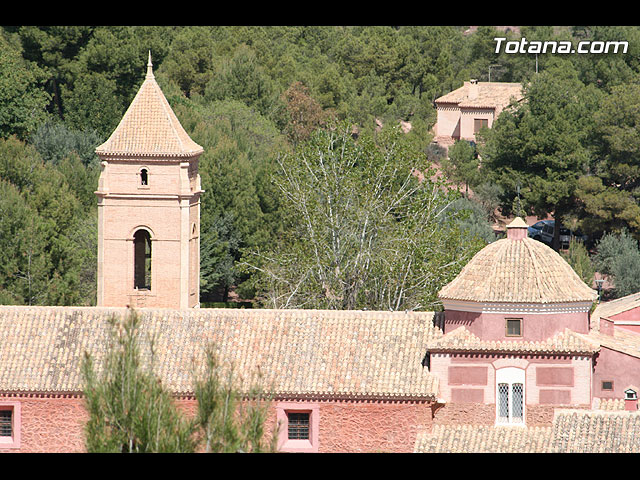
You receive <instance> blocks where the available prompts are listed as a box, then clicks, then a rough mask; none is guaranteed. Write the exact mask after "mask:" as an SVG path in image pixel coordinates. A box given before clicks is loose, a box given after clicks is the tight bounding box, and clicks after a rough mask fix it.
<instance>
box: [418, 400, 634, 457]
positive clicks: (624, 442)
mask: <svg viewBox="0 0 640 480" xmlns="http://www.w3.org/2000/svg"><path fill="white" fill-rule="evenodd" d="M414 451H415V452H417V453H640V413H639V412H634V413H631V412H603V411H588V410H561V411H557V412H556V415H555V418H554V421H553V426H551V427H498V426H495V427H494V426H486V425H435V426H434V427H433V431H432V432H428V433H427V432H423V433H421V434H420V435H419V436H418V438H417V440H416V444H415V449H414Z"/></svg>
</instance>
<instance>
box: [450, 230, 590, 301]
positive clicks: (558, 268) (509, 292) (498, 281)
mask: <svg viewBox="0 0 640 480" xmlns="http://www.w3.org/2000/svg"><path fill="white" fill-rule="evenodd" d="M438 296H439V297H440V298H441V299H449V300H467V301H473V302H507V303H538V304H547V303H566V302H592V301H594V300H595V299H596V297H597V293H596V292H595V290H593V289H592V288H589V287H588V286H587V285H586V284H585V283H584V282H583V281H582V280H581V279H580V277H578V275H577V274H576V273H575V272H574V271H573V269H572V268H571V267H570V266H569V264H568V263H567V262H566V261H565V260H564V259H563V258H562V257H561V256H560V255H559V254H558V253H557V252H555V251H554V250H553V249H551V248H549V247H548V246H546V245H545V244H543V243H542V242H539V241H537V240H533V239H531V238H523V239H518V240H516V239H511V238H504V239H501V240H497V241H495V242H493V243H490V244H489V245H487V246H486V247H484V248H483V249H482V250H480V251H479V252H478V253H477V254H476V255H475V256H474V257H473V258H472V259H471V260H470V261H469V263H467V265H466V266H465V267H464V268H463V269H462V271H461V272H460V274H459V275H458V276H457V277H456V278H455V279H454V280H453V281H451V282H450V283H449V284H447V285H445V286H444V287H443V288H442V290H440V293H439V294H438Z"/></svg>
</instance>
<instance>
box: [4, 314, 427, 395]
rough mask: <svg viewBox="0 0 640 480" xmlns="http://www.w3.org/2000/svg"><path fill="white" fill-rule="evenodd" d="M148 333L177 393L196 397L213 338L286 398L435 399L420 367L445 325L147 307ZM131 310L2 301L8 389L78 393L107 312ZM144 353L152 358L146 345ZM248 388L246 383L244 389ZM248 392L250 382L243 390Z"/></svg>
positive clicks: (409, 319)
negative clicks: (196, 379) (195, 381)
mask: <svg viewBox="0 0 640 480" xmlns="http://www.w3.org/2000/svg"><path fill="white" fill-rule="evenodd" d="M138 312H139V313H140V315H141V332H142V333H143V335H142V337H143V339H147V338H150V337H149V336H151V337H153V338H155V341H154V342H155V343H154V345H155V349H156V357H155V359H156V362H155V368H156V371H157V373H158V375H159V376H160V378H162V380H163V382H164V383H165V385H166V386H167V387H168V388H170V389H171V390H172V391H173V392H174V393H187V394H188V393H191V390H192V385H191V383H192V378H193V372H194V370H193V367H194V361H195V365H202V359H203V358H204V357H203V355H204V351H205V348H206V347H207V346H208V345H209V344H211V343H214V344H215V346H216V348H217V351H218V352H219V355H220V357H221V358H222V359H223V360H224V361H225V362H231V363H233V364H234V366H235V369H236V371H237V372H238V373H240V374H241V375H243V378H244V379H245V380H246V381H247V382H249V380H250V379H249V377H248V374H249V373H250V372H257V370H258V369H260V371H261V373H262V374H263V381H264V383H265V385H267V386H271V391H272V392H274V393H276V394H280V395H291V396H299V395H303V396H304V395H309V396H332V395H340V396H345V397H363V396H365V397H366V396H368V397H386V398H416V399H428V398H433V397H435V395H436V394H437V391H438V381H437V378H436V377H435V376H433V375H431V374H429V372H428V370H427V369H426V368H425V367H423V366H422V363H421V362H422V360H423V358H424V355H425V353H426V344H427V340H428V339H429V338H430V337H431V336H432V335H434V333H435V332H436V331H438V330H437V329H436V328H435V327H434V326H433V322H432V319H433V313H431V312H407V313H405V312H363V311H318V310H258V309H255V310H254V309H247V310H240V309H192V310H169V309H157V310H156V309H140V310H138ZM124 313H125V309H117V308H96V307H93V308H92V307H83V308H81V307H15V306H13V307H9V306H3V307H0V391H4V392H13V391H21V392H79V391H81V390H82V377H81V371H80V365H81V361H82V358H83V355H84V352H85V351H87V352H90V353H91V354H92V355H93V356H95V358H96V363H100V359H101V358H102V357H103V355H104V353H105V351H106V349H107V348H108V338H109V337H108V323H107V318H108V317H109V316H110V315H112V314H115V315H118V316H121V315H123V314H124ZM144 345H145V347H144V348H143V353H144V355H145V356H146V357H147V358H148V357H149V355H150V351H149V348H148V347H149V346H148V341H145V342H144ZM245 386H248V383H247V384H246V385H245ZM241 388H243V387H241Z"/></svg>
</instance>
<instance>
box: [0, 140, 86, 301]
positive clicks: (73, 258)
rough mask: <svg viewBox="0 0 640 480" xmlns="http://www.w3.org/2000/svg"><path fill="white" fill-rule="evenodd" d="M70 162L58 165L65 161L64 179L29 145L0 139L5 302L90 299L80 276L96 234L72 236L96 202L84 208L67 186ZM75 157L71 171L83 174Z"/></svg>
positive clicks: (0, 274)
mask: <svg viewBox="0 0 640 480" xmlns="http://www.w3.org/2000/svg"><path fill="white" fill-rule="evenodd" d="M71 162H73V160H72V159H67V158H65V159H63V161H62V162H61V164H60V166H61V167H63V166H64V167H65V168H66V167H67V166H69V169H67V170H66V172H67V173H69V178H66V177H65V174H64V173H63V172H65V170H64V169H58V168H57V167H56V166H55V165H53V164H50V163H45V162H44V161H43V160H42V159H41V158H40V156H39V155H38V153H37V151H36V150H35V149H34V148H33V147H30V146H28V145H25V144H24V143H23V142H21V141H19V140H18V139H16V138H10V139H8V140H6V141H4V140H0V183H1V184H2V185H3V187H2V195H0V204H1V205H2V207H1V210H2V212H1V213H2V215H1V216H2V219H0V242H1V243H2V245H3V248H2V254H1V255H2V256H3V258H4V262H3V268H2V270H1V271H0V290H3V291H5V294H4V295H3V296H2V298H3V299H4V300H3V301H7V303H16V304H29V305H71V304H92V303H95V298H94V297H93V296H92V293H91V292H95V287H94V286H93V285H89V286H87V287H85V286H84V285H82V284H81V282H80V279H81V278H83V277H86V273H83V272H86V271H87V270H95V268H96V264H95V263H94V264H90V263H84V262H83V261H82V260H83V259H85V260H86V259H87V258H92V255H91V254H90V253H89V252H92V251H93V250H94V249H97V237H95V236H94V235H93V233H90V232H87V234H88V235H89V237H88V238H87V239H84V238H83V239H81V240H83V241H77V240H80V239H78V238H77V235H78V233H79V232H81V231H86V230H85V229H84V228H82V227H81V225H83V224H85V222H86V219H85V218H84V216H85V214H86V212H92V213H91V214H90V215H95V214H96V212H95V208H96V207H95V206H94V205H93V204H92V205H91V206H90V207H84V206H83V205H82V203H81V201H80V200H79V199H78V197H77V196H76V192H74V190H73V188H72V187H71V186H70V185H69V181H70V180H72V179H73V175H72V174H71V171H72V168H73V167H71ZM75 162H77V163H76V164H75V168H76V170H75V171H76V172H79V175H80V176H81V178H82V179H86V177H85V175H86V171H85V167H84V166H83V165H82V164H81V162H80V161H79V160H78V159H77V157H75ZM94 178H95V177H94ZM82 182H86V180H82ZM91 183H93V182H92V181H90V184H91ZM79 188H80V187H79ZM82 188H86V187H84V186H82ZM85 197H86V194H85ZM74 240H76V241H74ZM85 240H86V241H85ZM9 299H11V301H9Z"/></svg>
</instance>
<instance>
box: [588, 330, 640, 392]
mask: <svg viewBox="0 0 640 480" xmlns="http://www.w3.org/2000/svg"><path fill="white" fill-rule="evenodd" d="M616 328H618V327H616ZM603 381H612V382H613V391H607V390H602V382H603ZM631 385H635V386H640V358H636V357H632V356H630V355H626V354H624V353H620V352H616V351H615V350H610V349H608V348H605V347H603V348H601V349H600V353H599V354H598V356H597V357H596V361H595V369H594V372H593V396H594V397H597V398H618V399H621V398H624V391H625V389H626V388H627V387H629V386H631Z"/></svg>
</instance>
